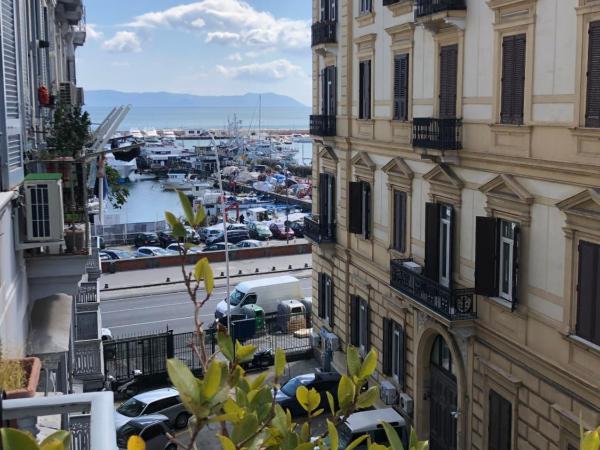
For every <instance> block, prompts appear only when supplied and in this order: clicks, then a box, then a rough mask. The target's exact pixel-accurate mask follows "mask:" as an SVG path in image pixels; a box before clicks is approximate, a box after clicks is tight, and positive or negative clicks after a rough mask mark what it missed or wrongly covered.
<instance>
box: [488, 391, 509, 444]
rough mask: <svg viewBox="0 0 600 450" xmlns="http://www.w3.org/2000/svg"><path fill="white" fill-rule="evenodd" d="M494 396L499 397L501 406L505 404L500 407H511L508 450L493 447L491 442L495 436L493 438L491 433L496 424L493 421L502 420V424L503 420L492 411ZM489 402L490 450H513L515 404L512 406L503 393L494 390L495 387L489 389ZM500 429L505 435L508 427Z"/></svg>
mask: <svg viewBox="0 0 600 450" xmlns="http://www.w3.org/2000/svg"><path fill="white" fill-rule="evenodd" d="M492 396H495V397H497V398H498V399H499V402H500V404H501V403H502V402H504V403H505V404H504V405H500V406H506V405H508V406H509V408H508V412H509V417H508V422H509V425H510V428H509V430H508V431H509V435H508V439H507V442H508V444H509V447H508V449H501V448H498V445H495V446H492V442H491V440H492V438H493V436H492V433H491V429H492V423H494V422H493V420H500V421H501V423H502V418H501V417H500V416H498V415H497V414H495V412H494V414H493V412H492V410H491V408H492ZM487 400H488V435H487V444H488V449H494V450H511V449H512V433H513V430H512V428H513V427H512V422H513V409H514V407H513V404H512V402H511V401H510V400H508V399H507V398H505V397H504V396H503V395H502V394H501V393H499V392H498V391H497V390H496V389H494V387H491V388H490V389H488V399H487ZM501 409H502V408H501ZM500 428H501V431H502V432H503V433H505V432H506V431H507V430H506V427H502V426H501V425H500ZM505 437H506V436H505Z"/></svg>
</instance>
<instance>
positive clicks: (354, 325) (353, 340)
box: [350, 295, 360, 347]
mask: <svg viewBox="0 0 600 450" xmlns="http://www.w3.org/2000/svg"><path fill="white" fill-rule="evenodd" d="M359 307H360V302H359V299H358V297H356V296H355V295H353V296H351V297H350V344H351V345H354V346H355V347H358V345H359V342H358V326H359V323H358V322H359V321H358V317H359V314H360V312H359Z"/></svg>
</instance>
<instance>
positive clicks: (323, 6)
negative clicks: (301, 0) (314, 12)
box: [321, 0, 329, 20]
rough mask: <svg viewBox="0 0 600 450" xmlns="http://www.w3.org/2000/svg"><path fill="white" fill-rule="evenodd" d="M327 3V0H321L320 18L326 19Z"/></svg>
mask: <svg viewBox="0 0 600 450" xmlns="http://www.w3.org/2000/svg"><path fill="white" fill-rule="evenodd" d="M327 3H329V0H321V20H327V12H328V11H327Z"/></svg>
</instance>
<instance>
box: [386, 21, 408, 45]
mask: <svg viewBox="0 0 600 450" xmlns="http://www.w3.org/2000/svg"><path fill="white" fill-rule="evenodd" d="M385 31H386V33H387V34H389V35H390V37H391V38H392V50H396V47H400V48H407V47H412V46H413V36H414V31H415V25H414V24H413V23H403V24H401V25H395V26H393V27H389V28H386V29H385Z"/></svg>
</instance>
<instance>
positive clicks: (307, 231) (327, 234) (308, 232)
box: [304, 215, 335, 244]
mask: <svg viewBox="0 0 600 450" xmlns="http://www.w3.org/2000/svg"><path fill="white" fill-rule="evenodd" d="M304 235H305V236H306V237H307V238H308V239H310V240H311V241H313V242H315V243H317V244H333V243H335V224H333V223H327V222H325V223H321V221H320V220H319V216H318V215H313V216H306V217H305V218H304Z"/></svg>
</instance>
